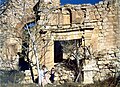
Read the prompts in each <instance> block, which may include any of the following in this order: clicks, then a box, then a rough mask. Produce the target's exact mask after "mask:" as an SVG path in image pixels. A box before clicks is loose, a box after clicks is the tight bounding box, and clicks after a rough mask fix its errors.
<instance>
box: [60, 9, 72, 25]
mask: <svg viewBox="0 0 120 87" xmlns="http://www.w3.org/2000/svg"><path fill="white" fill-rule="evenodd" d="M62 14H63V24H72V11H71V9H70V8H63V9H62Z"/></svg>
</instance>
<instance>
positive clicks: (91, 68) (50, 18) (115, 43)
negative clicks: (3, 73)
mask: <svg viewBox="0 0 120 87" xmlns="http://www.w3.org/2000/svg"><path fill="white" fill-rule="evenodd" d="M119 4H120V2H119V0H118V1H117V0H113V1H112V2H110V1H109V0H108V1H107V0H105V1H100V2H99V3H96V4H95V5H91V4H79V5H72V4H67V5H64V6H60V1H59V0H53V2H51V1H50V0H46V2H44V1H42V2H39V1H37V0H25V1H24V0H23V1H22V0H19V1H18V0H11V2H8V4H7V5H8V6H6V10H5V12H4V13H3V14H1V15H0V38H1V39H0V68H1V69H7V70H14V69H15V70H18V69H19V66H18V65H19V61H20V55H18V53H22V54H25V55H27V56H24V55H22V57H23V60H24V61H26V62H27V63H29V64H30V65H31V67H32V68H31V69H32V71H33V73H34V75H35V76H36V75H37V70H36V60H35V56H34V52H33V49H32V48H33V45H32V42H31V41H28V38H31V36H30V37H28V38H27V36H25V35H27V34H26V33H25V32H26V31H25V26H26V25H28V24H30V23H35V26H33V27H32V28H31V29H32V30H30V31H32V34H31V35H32V38H34V39H35V41H36V42H35V44H36V46H37V51H36V52H37V54H38V57H39V62H40V64H45V65H46V66H47V67H48V68H49V69H50V68H51V67H53V66H54V60H55V59H54V42H55V41H62V40H75V39H81V38H82V37H83V36H84V39H85V44H84V41H82V45H81V46H84V45H85V46H86V47H89V48H90V52H91V56H88V57H89V58H86V59H85V61H84V63H83V66H82V67H83V68H82V71H83V73H84V81H83V83H85V84H87V83H93V82H94V81H96V80H104V79H107V78H108V77H110V76H114V75H115V74H116V73H117V75H118V74H119V70H120V69H119V68H120V67H119V60H120V44H119V43H120V40H119V39H120V38H119V37H120V33H119V32H120V29H119V28H120V24H119V23H120V22H119V21H120V7H119ZM26 41H27V42H26ZM25 43H26V44H27V45H25ZM28 43H29V44H28ZM27 47H29V49H27ZM24 49H25V50H24ZM26 50H27V51H26ZM26 52H28V53H29V54H27V53H26ZM24 72H25V73H26V78H25V79H26V80H27V81H28V79H31V77H30V76H31V74H30V70H29V69H28V70H25V71H24ZM27 73H28V74H27ZM30 82H31V81H30Z"/></svg>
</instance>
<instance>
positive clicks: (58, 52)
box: [54, 41, 63, 63]
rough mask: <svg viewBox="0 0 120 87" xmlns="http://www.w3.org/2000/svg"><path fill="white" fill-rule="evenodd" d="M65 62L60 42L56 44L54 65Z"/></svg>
mask: <svg viewBox="0 0 120 87" xmlns="http://www.w3.org/2000/svg"><path fill="white" fill-rule="evenodd" d="M62 61H63V50H62V45H61V43H60V41H55V42H54V63H58V62H62Z"/></svg>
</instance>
